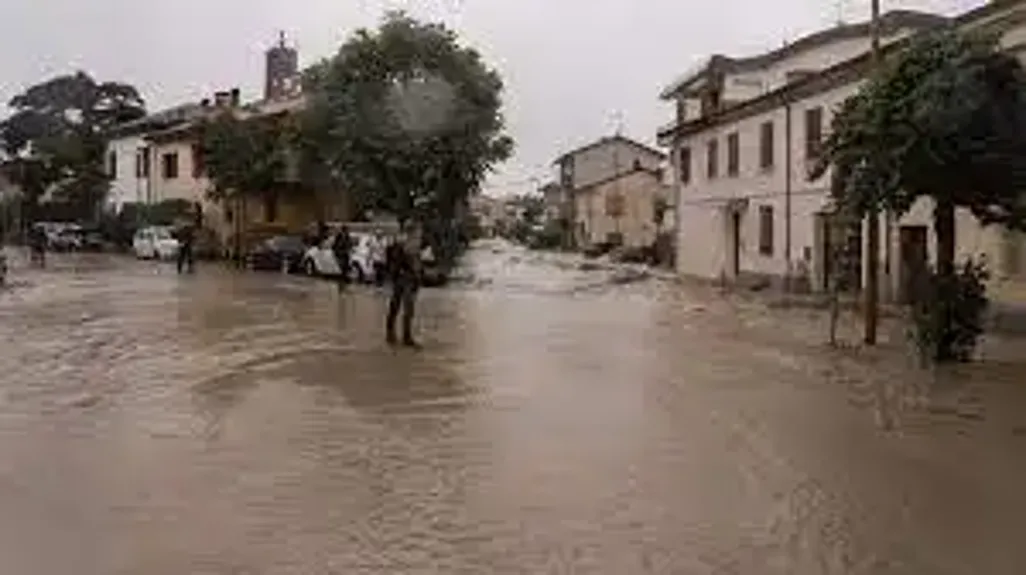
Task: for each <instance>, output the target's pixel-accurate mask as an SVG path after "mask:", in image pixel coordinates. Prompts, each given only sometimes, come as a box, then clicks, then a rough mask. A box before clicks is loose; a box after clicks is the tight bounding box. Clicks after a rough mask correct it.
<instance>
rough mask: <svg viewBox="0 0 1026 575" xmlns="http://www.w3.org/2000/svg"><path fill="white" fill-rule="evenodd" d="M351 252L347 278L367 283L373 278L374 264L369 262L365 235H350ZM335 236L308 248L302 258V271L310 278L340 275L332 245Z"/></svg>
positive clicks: (369, 251)
mask: <svg viewBox="0 0 1026 575" xmlns="http://www.w3.org/2000/svg"><path fill="white" fill-rule="evenodd" d="M352 238H353V251H352V253H351V254H350V258H349V269H348V270H346V273H348V274H349V277H351V278H354V279H356V280H358V281H360V282H368V281H370V280H371V279H372V278H373V277H374V264H373V262H372V261H371V249H370V243H369V242H370V239H371V236H369V235H367V234H352ZM334 242H335V234H332V235H330V236H328V238H327V239H325V240H324V241H323V242H321V243H320V244H318V245H313V246H310V247H309V248H308V249H307V251H306V253H305V254H304V256H303V260H302V264H301V266H302V270H303V272H304V273H306V274H307V275H310V276H327V277H338V276H340V275H342V269H341V267H340V266H339V263H338V259H337V258H336V257H335V252H334V250H332V249H331V248H332V244H334Z"/></svg>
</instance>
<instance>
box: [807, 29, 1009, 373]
mask: <svg viewBox="0 0 1026 575" xmlns="http://www.w3.org/2000/svg"><path fill="white" fill-rule="evenodd" d="M831 166H832V168H833V174H832V177H833V182H832V186H831V193H832V195H833V198H834V200H835V201H836V203H837V204H838V206H839V207H840V208H841V209H842V210H845V211H846V212H847V213H849V214H852V215H855V216H862V215H864V214H866V213H867V211H868V210H869V209H870V208H874V207H875V208H881V209H887V210H891V211H892V212H894V213H895V214H897V215H898V216H901V215H903V214H905V213H906V212H908V210H909V209H911V207H912V205H913V204H914V203H915V201H916V200H917V199H918V198H920V197H924V196H925V197H929V198H930V199H932V200H933V206H934V213H933V216H934V231H935V233H936V243H937V249H936V254H937V269H936V273H935V274H931V276H930V277H929V278H928V279H929V282H928V285H925V286H924V287H928V288H929V289H927V290H925V291H923V293H920V294H916V299H917V301H921V302H929V303H928V305H927V306H926V307H927V308H929V309H927V310H926V311H925V312H923V311H922V310H920V312H917V317H919V318H920V319H919V320H917V324H918V326H919V328H918V329H919V332H920V335H921V336H924V337H921V338H920V339H921V340H922V341H923V342H928V346H929V347H932V350H931V354H932V356H933V358H934V359H935V360H937V361H948V360H951V359H957V358H963V357H968V355H967V354H966V353H965V352H964V349H967V346H966V345H964V342H965V341H972V342H975V340H976V337H977V336H978V334H979V331H980V329H981V327H980V322H982V319H981V318H982V315H981V313H982V311H981V310H982V309H983V306H981V305H978V302H979V301H981V300H980V298H981V297H982V296H981V294H982V290H984V289H985V288H984V287H983V284H982V283H981V281H980V278H982V277H984V274H983V273H981V272H980V270H978V269H977V267H976V266H974V265H973V264H972V263H971V262H969V263H967V265H966V267H965V268H964V269H963V273H961V274H959V273H958V272H957V271H956V268H955V251H956V250H955V241H956V227H955V221H956V220H955V212H956V208H958V207H963V208H967V209H968V210H969V211H971V212H972V214H973V215H975V216H976V218H977V219H978V220H979V221H980V222H981V223H982V224H983V225H988V224H1002V225H1004V226H1007V227H1009V228H1012V229H1024V228H1026V72H1024V70H1023V67H1022V65H1021V64H1020V63H1019V61H1018V59H1016V57H1015V56H1014V55H1011V54H1008V53H1005V52H1002V51H1001V50H1000V48H999V47H998V44H997V38H994V37H986V36H981V35H976V34H963V33H959V32H957V31H956V30H954V29H946V30H941V31H936V32H933V33H928V34H925V35H922V36H920V37H917V38H914V39H913V40H912V41H911V42H910V44H909V45H908V46H907V48H905V49H904V50H902V51H901V52H899V53H897V54H896V55H895V56H894V57H893V58H891V59H889V60H888V61H886V62H885V63H884V65H883V66H882V68H881V69H880V70H879V71H878V72H877V73H876V74H874V75H873V76H872V78H871V79H870V80H869V81H868V82H867V83H866V84H864V85H863V86H862V87H861V89H860V90H859V91H858V93H856V94H855V95H854V96H852V97H851V98H849V99H848V100H846V101H845V102H844V104H843V105H842V106H841V108H840V110H839V111H838V113H837V115H836V116H835V117H834V120H833V131H832V133H831V134H830V137H829V138H828V139H827V141H826V145H825V153H824V154H823V157H822V161H821V162H820V163H819V164H818V165H817V166H816V167H815V169H814V170H813V171H812V174H811V175H812V177H814V178H815V177H820V176H822V175H823V174H824V173H825V172H826V170H827V168H828V167H831ZM982 301H985V299H984V300H982ZM966 318H970V319H966ZM924 334H925V335H924ZM960 349H962V350H963V351H959V350H960Z"/></svg>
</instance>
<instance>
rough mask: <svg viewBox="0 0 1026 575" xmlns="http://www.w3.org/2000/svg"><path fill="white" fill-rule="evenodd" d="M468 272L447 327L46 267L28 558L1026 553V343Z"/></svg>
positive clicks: (360, 307)
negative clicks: (880, 338)
mask: <svg viewBox="0 0 1026 575" xmlns="http://www.w3.org/2000/svg"><path fill="white" fill-rule="evenodd" d="M468 268H469V270H470V271H469V274H468V275H470V276H472V277H470V278H469V279H468V281H466V282H463V283H461V284H459V285H456V286H453V287H452V288H451V289H444V290H426V291H425V292H424V293H423V294H422V296H423V297H422V298H421V302H420V313H421V315H420V318H419V330H420V335H421V337H422V340H423V342H424V344H425V347H424V349H423V350H421V351H418V352H414V351H410V350H404V349H390V348H388V347H386V346H384V345H383V343H382V341H381V340H382V330H381V317H382V315H383V312H384V306H385V299H384V295H383V293H381V292H378V291H375V290H373V289H365V288H358V289H354V290H353V291H352V292H351V293H349V294H345V295H343V296H339V295H338V294H336V293H335V291H334V289H333V287H332V286H331V285H329V284H327V283H325V282H318V281H311V280H308V279H306V278H297V277H284V276H281V275H278V274H244V273H234V272H231V271H227V270H223V269H218V268H214V267H201V268H200V270H199V273H198V274H197V275H195V276H185V277H179V276H177V275H175V274H174V273H173V269H172V268H171V267H170V266H168V265H166V264H156V263H152V262H136V261H133V260H130V259H127V258H118V257H109V256H77V257H63V258H56V259H55V260H54V261H53V265H52V266H51V268H50V269H48V270H44V271H32V270H25V269H24V268H19V269H15V270H14V276H15V277H14V278H13V279H14V284H15V285H14V286H13V287H12V288H10V289H8V290H6V291H4V292H2V293H0V341H2V350H0V508H2V509H3V510H4V511H5V512H4V513H3V515H2V518H0V572H2V573H12V574H14V573H17V574H64V573H79V574H104V575H108V574H122V573H124V574H129V573H131V574H137V573H146V574H148V575H162V574H169V575H170V574H175V575H180V574H183V573H190V574H222V573H223V574H257V573H259V574H265V573H266V574H279V573H280V574H292V573H296V574H304V575H308V574H320V573H345V574H360V573H376V574H377V573H397V574H400V573H401V574H414V573H445V574H448V573H473V574H482V573H531V574H536V573H610V574H632V573H673V574H677V573H681V574H691V573H695V574H705V573H708V574H714V573H715V574H728V573H729V574H759V575H762V574H777V573H779V574H789V575H802V574H825V573H887V574H890V573H902V574H904V573H908V574H921V573H922V574H940V573H966V574H983V573H987V574H1006V573H1007V574H1012V573H1015V574H1019V573H1023V572H1024V570H1026V546H1023V545H1022V542H1023V525H1024V524H1026V488H1024V485H1026V481H1024V479H1026V377H1024V375H1023V374H1024V373H1026V369H1024V367H1023V366H1022V365H1018V364H1016V363H1014V362H1012V361H1010V360H1008V359H995V360H994V361H992V362H990V363H988V364H985V365H981V366H974V367H971V368H966V370H965V373H960V374H959V373H956V374H954V375H952V374H941V375H939V376H938V375H931V374H929V373H928V372H923V371H921V370H915V369H913V368H912V367H910V366H908V365H904V364H901V363H900V362H898V363H895V362H894V361H891V360H890V359H887V360H876V359H874V358H871V357H870V358H863V357H857V354H855V353H848V352H844V353H841V352H828V351H826V350H824V348H823V346H822V345H821V344H819V343H818V342H819V341H822V339H823V338H822V337H820V335H819V334H825V328H824V327H823V326H822V325H821V323H820V320H819V317H818V316H816V315H813V314H810V313H803V312H798V311H779V310H776V311H775V310H769V309H766V308H764V307H758V306H754V305H749V304H744V303H741V302H737V301H732V300H730V299H729V298H724V297H722V296H720V295H718V294H716V293H714V292H711V291H708V290H704V289H702V288H697V287H693V286H680V285H676V284H673V283H668V282H659V281H652V280H649V281H630V280H631V279H638V278H626V279H625V278H617V277H612V276H611V275H610V273H609V272H605V271H591V272H587V271H582V270H579V269H577V268H576V267H575V266H574V265H573V264H572V263H566V264H565V265H564V264H561V263H560V261H559V260H552V261H548V260H546V261H545V262H540V261H538V260H537V258H535V257H534V256H532V255H531V254H526V253H522V252H510V251H509V250H505V249H498V248H496V249H495V250H494V253H493V251H492V250H490V249H481V250H477V251H475V252H473V253H472V254H471V255H470V256H469V257H468ZM1014 355H1015V354H1012V356H1014Z"/></svg>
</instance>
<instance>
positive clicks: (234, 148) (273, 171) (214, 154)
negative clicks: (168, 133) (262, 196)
mask: <svg viewBox="0 0 1026 575" xmlns="http://www.w3.org/2000/svg"><path fill="white" fill-rule="evenodd" d="M296 135H297V129H296V127H295V125H294V122H293V121H292V119H291V118H290V117H289V116H263V115H258V116H248V117H241V116H240V115H238V114H237V113H236V112H234V111H230V110H229V111H223V112H220V113H218V114H217V115H216V116H214V117H212V118H209V119H207V121H205V122H204V123H203V124H202V125H201V127H200V137H199V142H200V150H201V153H202V157H203V162H204V168H205V171H206V174H207V177H208V178H209V180H210V184H211V187H210V190H209V195H210V197H211V199H215V200H224V199H229V198H232V197H236V196H237V195H238V194H258V193H267V192H269V191H271V190H273V189H274V187H275V185H276V184H279V183H280V182H281V181H282V180H283V179H284V178H285V176H286V171H287V168H288V162H289V154H290V150H291V149H292V146H294V145H295V141H296V137H297V136H296Z"/></svg>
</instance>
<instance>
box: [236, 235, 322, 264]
mask: <svg viewBox="0 0 1026 575" xmlns="http://www.w3.org/2000/svg"><path fill="white" fill-rule="evenodd" d="M307 248H308V246H307V245H306V244H305V243H304V242H303V238H301V237H299V236H274V237H272V238H268V239H266V240H263V241H262V242H260V243H259V244H257V246H256V247H255V248H253V250H252V251H251V252H250V253H249V256H248V258H247V259H248V263H249V267H250V268H251V269H255V270H270V271H282V270H284V271H286V272H287V273H297V272H300V271H302V270H303V257H304V256H305V255H306V253H307Z"/></svg>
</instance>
